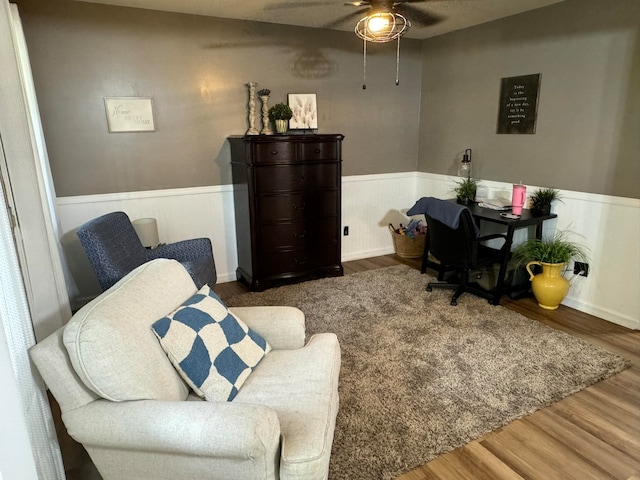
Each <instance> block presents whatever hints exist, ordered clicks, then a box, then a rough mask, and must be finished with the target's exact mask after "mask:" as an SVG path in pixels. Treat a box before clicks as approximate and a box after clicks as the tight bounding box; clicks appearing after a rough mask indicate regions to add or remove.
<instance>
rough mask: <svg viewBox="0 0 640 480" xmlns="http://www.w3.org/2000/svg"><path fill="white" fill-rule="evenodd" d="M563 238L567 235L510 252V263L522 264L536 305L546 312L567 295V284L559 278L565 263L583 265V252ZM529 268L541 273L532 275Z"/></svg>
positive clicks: (529, 244) (536, 241)
mask: <svg viewBox="0 0 640 480" xmlns="http://www.w3.org/2000/svg"><path fill="white" fill-rule="evenodd" d="M567 237H568V233H567V232H562V231H559V232H556V233H555V234H553V235H549V236H546V237H543V238H542V239H537V238H531V239H529V240H527V241H526V242H524V243H521V244H520V245H518V246H517V247H516V248H515V249H514V259H515V260H516V261H517V262H518V263H519V264H526V268H527V272H529V277H530V280H531V289H532V290H533V295H534V296H535V297H536V300H537V301H538V305H540V306H541V307H542V308H544V309H547V310H555V309H556V308H558V306H559V305H560V302H562V300H563V299H564V297H565V296H566V295H567V293H568V292H569V287H570V284H569V280H567V279H566V278H565V277H564V275H563V273H564V272H565V269H566V267H567V264H568V263H569V261H570V260H578V261H582V262H586V261H587V257H588V255H587V250H586V248H585V247H584V246H582V245H580V244H578V243H576V242H572V241H570V240H569V239H568V238H567ZM533 265H539V266H540V267H541V268H542V273H539V274H537V275H536V274H534V272H533V271H532V269H531V267H532V266H533Z"/></svg>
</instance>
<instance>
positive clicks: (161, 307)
mask: <svg viewBox="0 0 640 480" xmlns="http://www.w3.org/2000/svg"><path fill="white" fill-rule="evenodd" d="M195 292H196V287H195V284H194V283H193V281H192V280H191V277H190V276H189V274H188V273H187V271H186V270H185V269H184V267H182V266H181V265H180V264H179V263H178V262H176V261H174V260H164V259H161V260H154V261H152V262H150V263H147V264H145V265H142V266H141V267H138V268H137V269H136V270H134V271H133V272H131V273H130V274H129V275H127V276H126V277H125V278H123V279H122V280H121V281H120V282H118V283H117V284H116V285H114V286H113V287H112V288H111V289H109V290H107V291H106V292H104V293H103V294H102V295H101V296H99V297H98V298H96V299H95V300H94V301H93V302H91V303H89V304H88V305H86V306H85V307H83V308H82V309H81V310H80V311H79V312H78V313H76V315H74V317H73V319H72V320H71V321H70V322H69V324H68V325H67V326H65V327H63V328H61V329H60V330H58V331H57V332H55V333H53V334H52V335H51V336H50V337H48V338H46V339H45V340H43V341H42V342H40V343H39V344H37V345H36V346H34V347H33V348H32V349H31V350H30V355H31V358H32V360H33V362H34V364H35V365H36V367H37V369H38V371H39V372H40V374H41V375H42V377H43V379H44V381H45V383H46V384H47V386H48V388H49V389H50V390H51V393H52V394H53V396H54V397H55V398H56V400H57V401H58V403H59V404H60V408H61V411H62V420H63V422H64V424H65V426H66V428H67V431H68V432H69V434H70V435H71V437H73V438H74V439H75V440H76V441H78V442H80V443H82V444H83V445H84V447H85V448H86V450H87V452H88V453H89V455H90V456H91V458H92V460H93V462H94V463H95V465H96V467H97V468H98V470H99V472H100V474H101V475H102V477H103V478H104V479H105V480H108V479H118V480H123V479H131V480H134V479H135V480H142V479H154V480H155V479H172V480H175V479H224V480H230V479H238V480H240V479H242V480H245V479H251V480H258V479H269V480H272V479H273V480H276V479H281V480H288V479H299V480H302V479H304V480H312V479H318V480H321V479H326V478H327V476H328V468H329V458H330V453H331V445H332V442H333V432H334V428H335V418H336V415H337V410H338V390H337V387H338V375H339V369H340V347H339V345H338V341H337V339H336V337H335V335H333V334H319V335H315V336H313V337H311V338H310V339H309V341H308V342H307V343H306V344H305V326H304V315H303V313H302V312H301V311H300V310H298V309H295V308H292V307H237V308H231V309H230V310H231V311H232V312H233V313H234V315H236V316H237V317H238V318H240V319H241V320H242V321H243V322H244V323H246V324H247V325H248V326H249V327H250V328H252V329H253V330H255V331H256V332H257V333H259V334H260V335H261V336H262V337H264V338H265V339H266V340H267V342H269V344H270V345H271V347H272V350H271V352H269V353H268V354H267V355H266V356H265V358H263V360H262V361H261V362H260V363H259V364H258V366H257V367H256V368H255V370H254V371H253V373H251V375H250V376H249V377H248V378H247V380H246V381H245V383H244V384H243V386H242V387H241V388H240V390H239V392H238V394H237V396H236V397H235V398H234V399H233V401H230V402H208V401H203V400H201V399H200V398H199V397H196V396H195V395H193V394H192V393H190V392H189V389H188V387H187V386H186V384H185V383H184V382H183V381H182V379H181V378H180V376H179V375H178V374H177V372H176V370H175V369H174V368H173V365H172V364H171V362H170V361H169V359H168V358H167V356H166V354H165V353H164V351H163V350H162V348H161V346H160V344H159V342H158V340H157V338H156V337H155V336H154V334H153V333H152V331H151V324H153V322H155V321H156V320H158V319H159V318H161V317H162V316H164V315H167V314H168V313H169V312H171V311H172V310H173V309H175V308H176V307H177V306H179V305H180V304H181V303H182V302H184V301H185V300H186V299H188V298H189V297H190V296H191V295H193V294H194V293H195ZM65 329H69V330H68V331H67V333H66V335H65V334H64V330H65ZM70 339H71V340H73V342H74V345H70V344H69V342H70V341H71V340H70ZM70 355H71V356H70Z"/></svg>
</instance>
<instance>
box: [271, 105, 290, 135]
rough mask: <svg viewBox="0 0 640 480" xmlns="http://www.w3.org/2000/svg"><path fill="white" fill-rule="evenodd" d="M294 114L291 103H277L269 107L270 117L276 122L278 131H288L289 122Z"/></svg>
mask: <svg viewBox="0 0 640 480" xmlns="http://www.w3.org/2000/svg"><path fill="white" fill-rule="evenodd" d="M292 116H293V111H291V108H290V107H289V105H285V104H284V103H276V104H275V105H274V106H273V107H271V108H270V109H269V118H270V119H271V120H272V121H273V122H274V123H275V124H276V132H278V133H285V132H286V131H287V122H288V121H289V119H290V118H291V117H292Z"/></svg>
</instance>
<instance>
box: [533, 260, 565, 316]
mask: <svg viewBox="0 0 640 480" xmlns="http://www.w3.org/2000/svg"><path fill="white" fill-rule="evenodd" d="M531 265H540V266H541V267H542V273H539V274H537V275H534V273H533V272H532V271H531ZM566 265H567V264H566V263H545V262H538V261H533V262H529V263H527V272H529V276H530V278H529V279H530V280H531V289H532V290H533V295H534V296H535V297H536V300H537V301H538V305H540V306H541V307H542V308H544V309H546V310H555V309H557V308H558V305H560V302H562V300H563V299H564V297H566V296H567V293H569V280H567V279H566V278H565V277H564V276H563V275H562V271H563V270H564V267H565V266H566Z"/></svg>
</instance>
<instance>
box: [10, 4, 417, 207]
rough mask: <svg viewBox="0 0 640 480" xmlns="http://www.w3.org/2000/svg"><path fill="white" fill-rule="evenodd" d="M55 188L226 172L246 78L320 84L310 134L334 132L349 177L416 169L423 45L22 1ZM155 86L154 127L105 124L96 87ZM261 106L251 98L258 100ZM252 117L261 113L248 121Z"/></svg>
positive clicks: (66, 191)
mask: <svg viewBox="0 0 640 480" xmlns="http://www.w3.org/2000/svg"><path fill="white" fill-rule="evenodd" d="M16 3H17V4H18V7H19V10H20V14H21V17H22V20H23V24H24V29H25V36H26V38H27V44H28V47H29V53H30V56H31V63H32V67H33V74H34V81H35V84H36V91H37V94H38V101H39V104H40V113H41V116H42V121H43V127H44V131H45V135H46V139H47V146H48V150H49V156H50V162H51V168H52V173H53V178H54V183H55V187H56V193H57V195H58V196H74V195H88V194H100V193H111V192H126V191H138V190H156V189H166V188H180V187H193V186H205V185H220V184H227V183H230V182H231V179H230V168H229V153H228V146H227V145H226V142H225V138H226V137H227V136H228V135H231V134H243V133H244V132H245V131H246V130H247V126H248V125H247V113H246V110H247V96H248V95H247V89H246V87H245V84H246V83H247V82H248V81H255V82H258V84H259V86H258V88H263V87H266V88H269V89H271V91H272V94H271V101H270V105H272V104H273V103H277V102H281V101H282V102H285V103H286V95H287V93H316V94H317V100H318V113H319V132H320V133H336V132H338V133H343V134H344V135H345V136H346V138H345V142H344V150H343V159H344V163H343V173H344V174H345V175H358V174H372V173H388V172H402V171H415V169H416V164H417V158H418V141H417V139H418V128H419V107H420V102H419V99H420V87H421V78H420V75H421V63H420V47H421V43H420V42H419V41H417V40H403V42H402V51H401V55H402V56H401V71H400V82H401V84H400V86H399V87H398V86H396V85H395V82H394V80H395V48H396V46H395V43H393V44H388V45H372V46H370V48H369V49H368V58H367V78H368V81H367V89H366V90H363V89H362V43H361V41H360V40H358V39H357V37H356V36H355V35H354V34H352V33H349V32H333V31H326V30H317V29H306V28H298V27H286V26H279V25H272V24H262V23H254V22H242V21H233V20H223V19H216V18H208V17H199V16H193V15H180V14H174V13H164V12H153V11H146V10H139V9H130V8H121V7H110V6H104V5H97V4H88V3H82V2H68V1H60V0H53V1H49V0H24V1H23V0H19V1H17V2H16ZM108 96H149V97H153V100H154V108H155V112H154V113H155V124H156V132H147V133H111V134H110V133H109V132H108V130H107V124H106V116H105V109H104V97H108ZM258 106H260V102H258ZM256 123H257V126H258V127H261V121H260V120H259V119H256Z"/></svg>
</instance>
